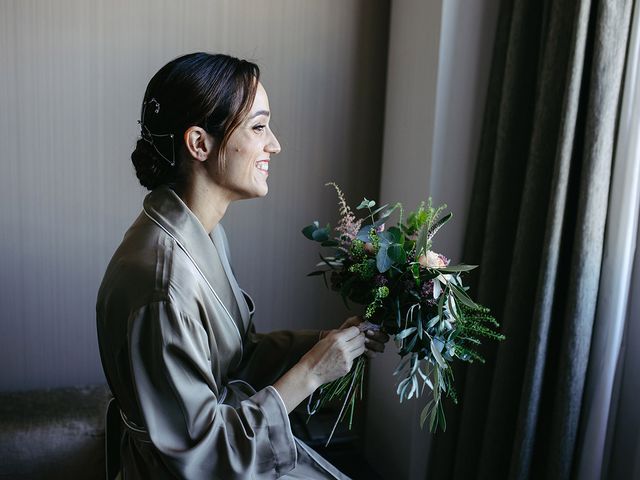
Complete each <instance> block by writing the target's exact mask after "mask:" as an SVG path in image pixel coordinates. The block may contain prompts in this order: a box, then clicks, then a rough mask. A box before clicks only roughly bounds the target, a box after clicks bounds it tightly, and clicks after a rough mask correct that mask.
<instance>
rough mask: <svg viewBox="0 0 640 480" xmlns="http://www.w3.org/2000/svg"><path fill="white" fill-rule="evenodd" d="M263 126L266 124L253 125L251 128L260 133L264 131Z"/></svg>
mask: <svg viewBox="0 0 640 480" xmlns="http://www.w3.org/2000/svg"><path fill="white" fill-rule="evenodd" d="M265 128H267V126H266V125H255V126H254V127H253V130H254V131H255V132H258V133H262V132H264V129H265Z"/></svg>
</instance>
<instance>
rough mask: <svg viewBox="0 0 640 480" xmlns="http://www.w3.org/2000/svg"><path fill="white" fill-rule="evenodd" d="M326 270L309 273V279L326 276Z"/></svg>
mask: <svg viewBox="0 0 640 480" xmlns="http://www.w3.org/2000/svg"><path fill="white" fill-rule="evenodd" d="M324 272H325V270H316V271H315V272H311V273H307V277H317V276H318V275H324Z"/></svg>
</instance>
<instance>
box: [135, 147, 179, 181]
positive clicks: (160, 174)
mask: <svg viewBox="0 0 640 480" xmlns="http://www.w3.org/2000/svg"><path fill="white" fill-rule="evenodd" d="M131 161H132V162H133V166H134V168H135V170H136V177H138V180H139V181H140V184H141V185H142V186H143V187H145V188H146V189H148V190H153V189H154V188H156V187H157V186H159V185H162V184H164V183H169V182H168V180H169V179H171V178H172V176H173V175H171V174H170V170H171V165H169V164H168V163H167V161H166V160H165V159H164V158H162V157H161V156H160V155H159V154H158V152H156V150H155V148H153V147H152V146H151V145H149V143H148V142H147V141H145V140H143V139H142V138H141V139H139V140H138V142H137V143H136V148H135V150H134V151H133V152H132V153H131Z"/></svg>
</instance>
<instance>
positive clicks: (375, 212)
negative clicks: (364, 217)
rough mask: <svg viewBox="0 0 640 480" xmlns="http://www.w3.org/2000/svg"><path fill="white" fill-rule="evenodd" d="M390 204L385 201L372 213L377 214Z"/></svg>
mask: <svg viewBox="0 0 640 480" xmlns="http://www.w3.org/2000/svg"><path fill="white" fill-rule="evenodd" d="M388 206H389V204H388V203H385V204H384V205H382V206H381V207H378V208H376V209H375V210H374V211H373V212H371V215H376V214H378V213H380V212H381V211H382V210H384V209H385V208H387V207H388Z"/></svg>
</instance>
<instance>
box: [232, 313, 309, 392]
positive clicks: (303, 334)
mask: <svg viewBox="0 0 640 480" xmlns="http://www.w3.org/2000/svg"><path fill="white" fill-rule="evenodd" d="M319 333H320V332H319V331H318V330H297V331H289V330H282V331H276V332H271V333H256V331H255V328H254V326H253V323H252V324H251V326H250V328H249V331H248V332H247V338H246V341H245V344H244V358H243V361H242V364H241V365H240V368H238V369H237V370H236V371H235V372H234V373H233V376H234V378H239V379H242V380H244V381H245V382H247V383H249V384H251V385H252V386H253V387H254V388H255V389H257V390H259V389H261V388H264V387H265V386H267V385H271V384H273V383H274V382H275V381H276V380H278V379H279V378H280V377H281V376H282V375H284V374H285V373H286V372H287V370H289V369H290V368H291V367H293V366H294V365H295V364H296V363H298V361H299V360H300V358H302V356H303V355H304V354H305V353H307V352H308V351H309V350H310V349H311V347H313V346H314V345H315V344H316V343H317V342H318V336H319Z"/></svg>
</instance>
